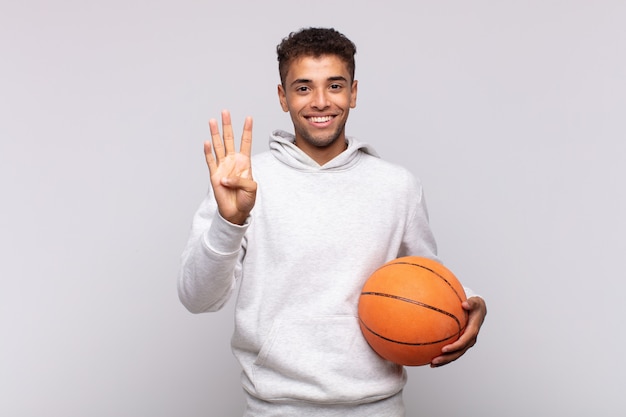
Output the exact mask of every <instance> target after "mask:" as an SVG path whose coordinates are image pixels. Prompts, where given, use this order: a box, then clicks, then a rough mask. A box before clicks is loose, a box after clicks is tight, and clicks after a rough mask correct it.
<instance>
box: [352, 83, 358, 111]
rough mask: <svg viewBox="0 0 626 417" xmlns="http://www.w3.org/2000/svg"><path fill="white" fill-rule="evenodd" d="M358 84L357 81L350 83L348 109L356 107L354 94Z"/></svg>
mask: <svg viewBox="0 0 626 417" xmlns="http://www.w3.org/2000/svg"><path fill="white" fill-rule="evenodd" d="M358 85H359V82H358V81H357V80H354V81H352V90H351V91H350V108H351V109H353V108H355V107H356V93H357V90H358V88H357V87H358Z"/></svg>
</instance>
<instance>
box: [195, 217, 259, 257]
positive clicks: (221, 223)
mask: <svg viewBox="0 0 626 417" xmlns="http://www.w3.org/2000/svg"><path fill="white" fill-rule="evenodd" d="M250 222H251V218H250V216H248V218H247V219H246V221H245V223H244V224H243V225H238V224H233V223H231V222H229V221H227V220H225V219H224V218H223V217H222V216H221V215H220V214H219V212H218V213H216V216H215V219H214V220H213V222H211V227H210V228H209V230H207V232H206V233H205V234H204V237H203V240H204V245H205V246H206V247H207V248H208V249H209V250H211V251H213V252H216V253H219V254H223V255H229V254H232V253H235V252H237V251H239V249H240V248H241V241H242V240H243V236H244V235H245V233H246V230H248V226H249V225H250Z"/></svg>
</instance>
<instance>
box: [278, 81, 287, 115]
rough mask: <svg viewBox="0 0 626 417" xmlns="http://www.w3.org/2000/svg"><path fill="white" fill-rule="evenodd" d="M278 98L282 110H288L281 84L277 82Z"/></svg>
mask: <svg viewBox="0 0 626 417" xmlns="http://www.w3.org/2000/svg"><path fill="white" fill-rule="evenodd" d="M278 100H279V101H280V107H282V109H283V111H284V112H288V111H289V107H288V106H287V97H286V95H285V89H284V88H283V85H282V84H278Z"/></svg>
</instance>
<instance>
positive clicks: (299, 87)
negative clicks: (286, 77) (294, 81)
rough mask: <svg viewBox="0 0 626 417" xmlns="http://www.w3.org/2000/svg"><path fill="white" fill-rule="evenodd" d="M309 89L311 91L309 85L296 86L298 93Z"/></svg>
mask: <svg viewBox="0 0 626 417" xmlns="http://www.w3.org/2000/svg"><path fill="white" fill-rule="evenodd" d="M307 91H309V87H307V86H306V85H300V86H298V87H296V92H297V93H306V92H307Z"/></svg>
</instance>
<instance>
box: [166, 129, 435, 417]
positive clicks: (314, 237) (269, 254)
mask: <svg viewBox="0 0 626 417" xmlns="http://www.w3.org/2000/svg"><path fill="white" fill-rule="evenodd" d="M293 141H294V138H293V136H292V135H291V134H289V133H286V132H283V131H276V132H274V133H273V134H272V136H271V137H270V150H269V151H268V152H264V153H261V154H257V155H254V156H253V157H252V173H253V176H254V179H255V181H257V183H258V191H257V199H256V204H255V207H254V209H253V210H252V212H251V214H250V217H249V219H248V220H247V222H246V223H245V224H244V225H243V226H238V225H233V224H231V223H228V222H227V221H225V220H224V219H223V218H221V217H220V216H219V214H218V213H217V210H216V203H215V200H214V198H213V196H212V194H211V192H209V193H208V195H207V197H206V198H205V200H204V201H203V202H202V204H201V206H200V208H199V209H198V211H197V212H196V215H195V217H194V220H193V225H192V231H191V236H190V238H189V242H188V244H187V247H186V249H185V250H184V253H183V255H182V266H181V270H180V275H179V283H178V288H179V296H180V299H181V301H182V303H183V304H184V305H185V306H186V307H187V308H188V309H189V310H190V311H192V312H196V313H198V312H205V311H215V310H218V309H219V308H221V307H222V306H223V305H224V304H225V303H226V301H227V300H228V299H229V297H230V295H231V294H232V293H233V290H237V291H238V298H237V303H236V307H235V332H234V335H233V338H232V349H233V353H234V355H235V357H236V358H237V359H238V360H239V362H240V364H241V366H242V369H243V372H242V384H243V387H244V389H245V391H246V393H247V394H248V411H247V413H248V414H246V415H254V416H256V417H261V416H269V415H307V416H331V415H342V416H344V417H348V416H352V415H354V416H359V417H361V416H364V415H385V416H401V415H404V411H403V406H402V401H401V391H402V388H403V386H404V384H405V382H406V373H405V371H404V369H403V368H402V367H401V366H399V365H396V364H393V363H391V362H388V361H385V360H383V359H382V358H380V357H379V356H378V355H377V354H376V353H375V352H374V351H373V350H372V349H371V348H370V347H369V346H368V344H367V342H366V341H365V339H364V338H363V336H362V334H361V332H360V329H359V325H358V318H357V307H358V298H359V294H360V290H361V287H362V286H363V284H364V282H365V280H366V279H367V278H368V277H369V275H370V274H371V273H372V272H373V271H374V270H375V269H377V268H378V267H379V266H380V265H382V264H383V263H385V262H387V261H389V260H391V259H394V258H397V257H400V256H408V255H415V256H424V257H429V258H435V259H436V245H435V240H434V238H433V235H432V233H431V230H430V227H429V224H428V214H427V211H426V205H425V202H424V197H423V192H422V186H421V184H420V182H419V181H418V179H416V178H415V177H414V176H413V175H412V174H411V173H410V172H409V171H408V170H407V169H405V168H403V167H400V166H397V165H394V164H391V163H388V162H385V161H383V160H381V159H380V158H378V156H377V155H376V153H375V152H374V151H373V149H372V148H371V147H369V146H368V145H366V144H363V143H360V142H358V141H357V140H356V139H354V138H348V140H347V142H348V147H347V149H346V150H345V151H344V152H343V153H341V154H340V155H338V156H337V157H336V158H334V159H333V160H331V161H329V162H328V163H326V164H325V165H323V166H320V165H318V164H317V163H316V162H315V161H313V160H312V159H311V158H310V157H309V156H307V155H306V154H305V153H303V152H302V151H301V150H300V149H299V148H297V147H296V146H295V145H294V143H293ZM387 399H389V400H387ZM383 403H385V405H384V407H383V406H380V407H377V406H376V404H383ZM381 409H384V410H385V411H384V413H383V414H381V413H380V410H381ZM337 413H339V414H337Z"/></svg>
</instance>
